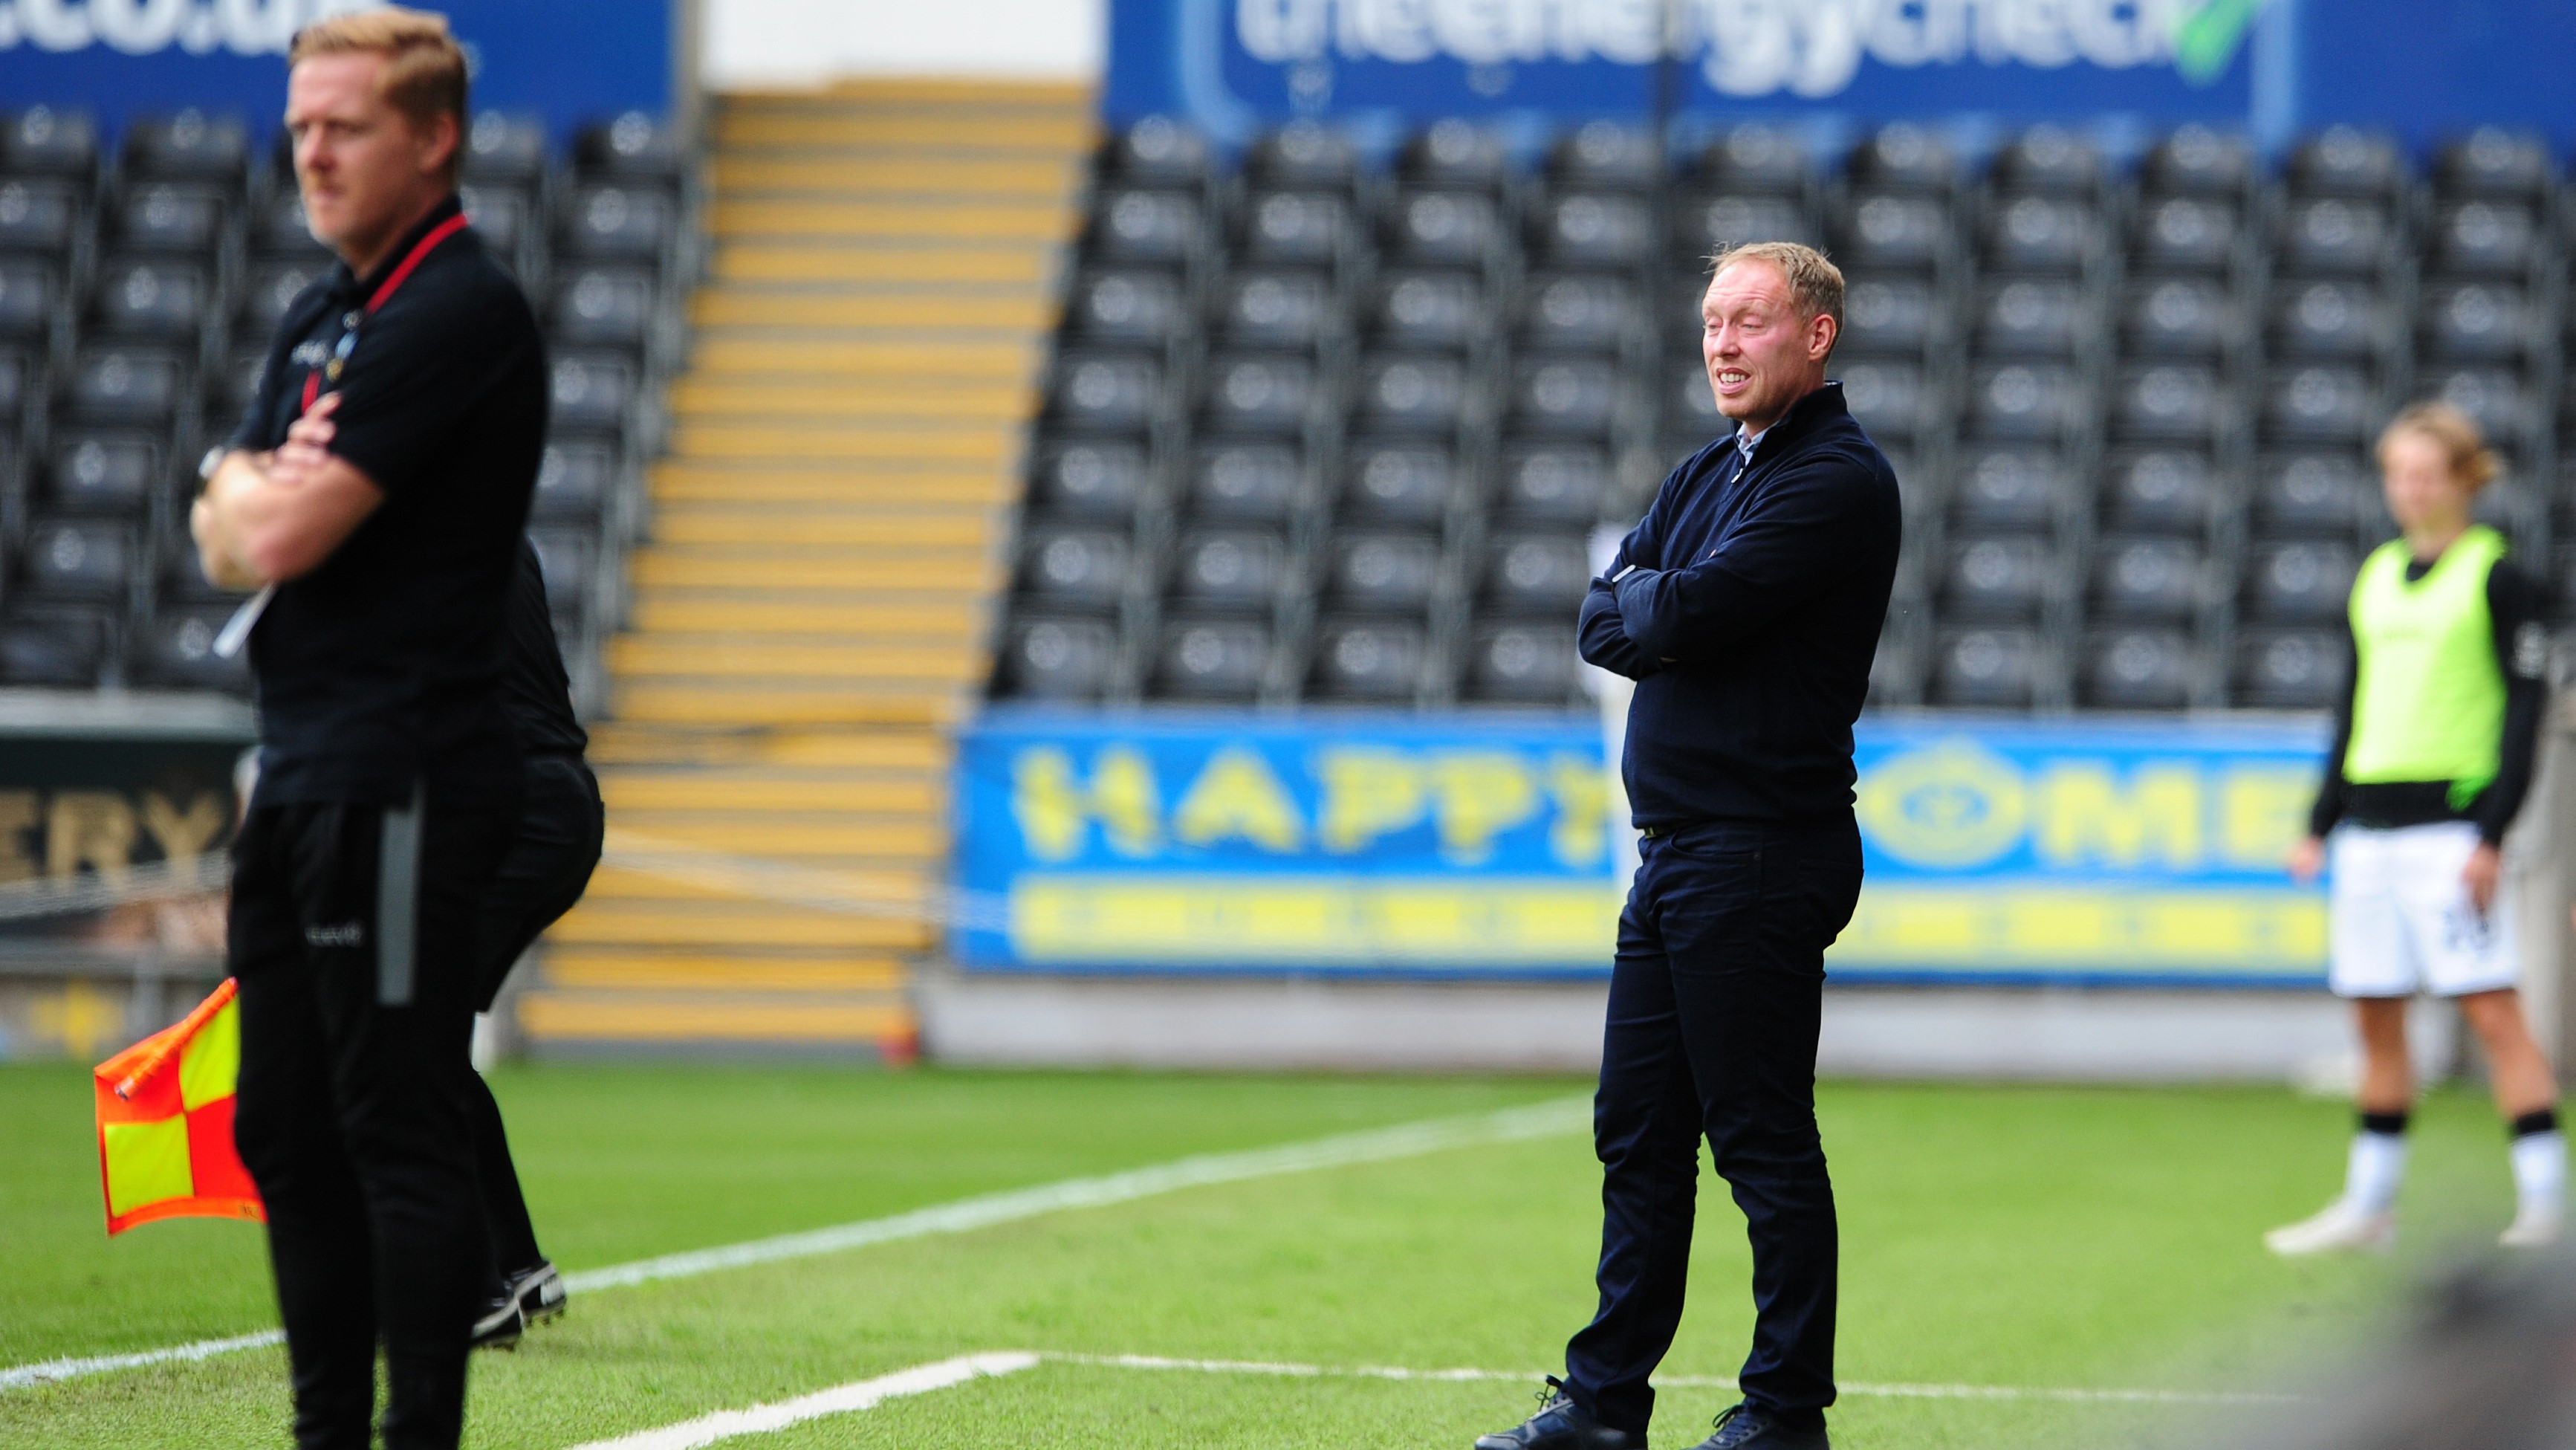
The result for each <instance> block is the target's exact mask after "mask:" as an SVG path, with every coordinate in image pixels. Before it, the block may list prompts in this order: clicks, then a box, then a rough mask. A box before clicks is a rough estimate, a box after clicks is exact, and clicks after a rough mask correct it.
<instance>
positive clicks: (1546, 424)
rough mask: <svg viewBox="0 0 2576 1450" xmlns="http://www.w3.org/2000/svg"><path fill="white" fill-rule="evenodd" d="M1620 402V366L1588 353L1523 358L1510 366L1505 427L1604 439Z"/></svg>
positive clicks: (1517, 430) (1557, 434) (1522, 431)
mask: <svg viewBox="0 0 2576 1450" xmlns="http://www.w3.org/2000/svg"><path fill="white" fill-rule="evenodd" d="M1618 406H1619V370H1618V368H1617V366H1616V365H1615V364H1612V363H1609V362H1605V361H1602V360H1600V359H1597V358H1587V357H1548V356H1540V357H1527V358H1522V359H1521V360H1519V361H1518V362H1517V363H1516V364H1514V366H1513V369H1512V391H1511V402H1510V414H1509V417H1510V426H1511V428H1512V431H1514V432H1517V433H1536V434H1547V435H1550V436H1555V437H1583V438H1607V437H1608V436H1609V433H1610V424H1611V416H1612V414H1613V413H1614V412H1615V411H1616V410H1617V409H1618Z"/></svg>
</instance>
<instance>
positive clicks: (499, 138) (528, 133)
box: [463, 111, 546, 187]
mask: <svg viewBox="0 0 2576 1450" xmlns="http://www.w3.org/2000/svg"><path fill="white" fill-rule="evenodd" d="M463 168H464V174H465V179H466V180H468V181H479V182H488V183H491V184H494V185H500V186H519V187H532V186H535V185H536V184H537V183H538V182H539V181H541V180H543V179H544V178H545V174H546V123H545V122H544V120H542V119H541V118H539V117H535V116H512V115H508V114H505V113H503V112H500V111H484V112H481V113H480V114H478V115H476V116H475V118H474V121H473V124H472V125H470V126H468V127H466V128H465V160H464V163H463Z"/></svg>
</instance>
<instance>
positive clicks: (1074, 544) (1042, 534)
mask: <svg viewBox="0 0 2576 1450" xmlns="http://www.w3.org/2000/svg"><path fill="white" fill-rule="evenodd" d="M1128 557H1129V555H1128V539H1127V534H1126V533H1125V531H1123V530H1121V531H1115V532H1113V531H1111V530H1108V529H1103V528H1047V529H1031V530H1029V531H1027V532H1026V533H1025V534H1024V535H1023V536H1022V542H1021V545H1020V589H1021V591H1022V592H1023V593H1025V594H1027V595H1028V596H1029V597H1031V598H1033V599H1038V600H1042V601H1044V602H1046V603H1047V604H1049V605H1052V606H1058V607H1070V608H1078V609H1115V608H1116V607H1117V606H1118V600H1119V597H1120V596H1121V595H1123V594H1124V593H1125V592H1126V590H1127V561H1128Z"/></svg>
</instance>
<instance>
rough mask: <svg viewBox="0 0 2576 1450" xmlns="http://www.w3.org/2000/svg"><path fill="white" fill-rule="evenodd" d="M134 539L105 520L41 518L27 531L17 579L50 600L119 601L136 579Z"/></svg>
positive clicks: (27, 587) (123, 529)
mask: <svg viewBox="0 0 2576 1450" xmlns="http://www.w3.org/2000/svg"><path fill="white" fill-rule="evenodd" d="M135 555H136V550H135V543H134V536H133V534H132V532H131V531H129V530H128V529H126V528H125V527H124V526H123V525H122V524H117V523H110V522H107V521H106V520H103V519H70V518H51V517H46V518H39V519H37V520H36V521H35V522H34V523H33V524H31V525H29V526H28V529H27V546H26V551H25V553H24V555H23V562H22V564H21V567H20V571H19V578H20V579H21V581H22V582H23V584H24V587H25V590H26V592H27V593H29V594H35V595H42V596H44V597H47V598H52V599H81V600H94V601H99V602H102V603H105V602H113V601H117V600H121V599H123V598H124V596H125V591H126V588H127V586H128V584H129V583H130V582H131V581H132V579H133V577H134V570H135V564H136V557H135Z"/></svg>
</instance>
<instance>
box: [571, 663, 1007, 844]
mask: <svg viewBox="0 0 2576 1450" xmlns="http://www.w3.org/2000/svg"><path fill="white" fill-rule="evenodd" d="M614 694H615V697H616V698H615V703H616V709H617V713H618V715H619V716H620V717H621V718H623V719H627V720H634V721H638V722H642V723H646V724H662V725H716V726H743V725H759V726H769V727H773V728H780V727H794V726H822V725H839V726H859V725H914V726H921V725H948V724H951V723H953V722H955V721H956V720H957V719H958V718H960V717H961V716H962V715H963V714H964V713H965V710H966V706H965V702H963V701H961V700H959V699H958V698H957V696H956V693H955V692H953V691H946V690H942V691H937V692H930V691H920V692H914V693H906V694H894V693H886V694H877V695H858V694H851V693H847V692H844V691H834V690H798V689H782V688H767V689H732V690H719V689H710V688H707V687H706V686H704V685H703V684H693V683H685V682H684V683H678V684H659V683H654V682H649V681H647V682H637V683H631V684H629V683H620V684H618V685H617V686H616V687H615V690H614ZM824 849H828V848H824Z"/></svg>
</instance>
